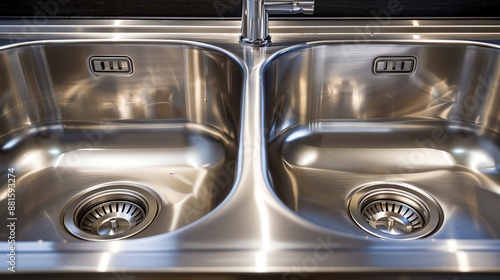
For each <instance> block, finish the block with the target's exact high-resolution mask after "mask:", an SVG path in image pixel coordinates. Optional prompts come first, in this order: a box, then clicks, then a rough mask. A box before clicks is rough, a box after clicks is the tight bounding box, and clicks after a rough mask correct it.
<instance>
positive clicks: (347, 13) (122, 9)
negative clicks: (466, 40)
mask: <svg viewBox="0 0 500 280" xmlns="http://www.w3.org/2000/svg"><path fill="white" fill-rule="evenodd" d="M391 2H392V3H393V4H395V5H397V4H398V3H399V5H400V6H401V8H402V10H401V11H400V12H397V13H392V14H389V15H390V16H392V17H500V0H476V1H474V0H316V11H315V15H314V16H315V17H380V16H382V15H381V13H383V12H387V11H390V9H389V8H388V5H389V3H391ZM240 14H241V0H0V17H33V16H36V17H46V16H48V17H239V16H240Z"/></svg>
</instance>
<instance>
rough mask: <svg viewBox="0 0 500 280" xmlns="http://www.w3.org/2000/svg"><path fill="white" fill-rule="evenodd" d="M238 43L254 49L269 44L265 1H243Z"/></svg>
mask: <svg viewBox="0 0 500 280" xmlns="http://www.w3.org/2000/svg"><path fill="white" fill-rule="evenodd" d="M240 42H242V43H245V44H249V45H253V46H256V47H259V46H267V45H269V44H271V36H269V15H268V13H267V11H266V8H265V0H243V1H242V11H241V36H240Z"/></svg>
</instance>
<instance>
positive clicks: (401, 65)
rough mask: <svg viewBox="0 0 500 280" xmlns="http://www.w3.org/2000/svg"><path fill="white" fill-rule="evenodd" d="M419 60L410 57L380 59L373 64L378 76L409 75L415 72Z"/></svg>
mask: <svg viewBox="0 0 500 280" xmlns="http://www.w3.org/2000/svg"><path fill="white" fill-rule="evenodd" d="M416 65H417V59H416V58H415V57H412V56H408V57H378V58H377V59H375V62H374V63H373V72H374V73H375V74H377V75H384V74H385V75H409V74H412V73H413V72H415V69H416Z"/></svg>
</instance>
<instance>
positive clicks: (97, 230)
mask: <svg viewBox="0 0 500 280" xmlns="http://www.w3.org/2000/svg"><path fill="white" fill-rule="evenodd" d="M158 211H159V205H158V199H157V197H156V195H154V194H153V193H151V192H149V191H148V190H147V189H146V188H145V187H142V186H138V185H129V184H105V185H99V186H97V187H95V188H92V189H91V190H90V191H88V192H85V193H82V194H79V195H77V196H76V197H75V198H74V199H72V200H71V201H70V203H69V204H68V206H67V207H66V208H65V210H64V212H63V223H64V226H65V227H66V229H67V230H68V231H69V232H70V233H71V234H73V235H75V236H76V237H79V238H81V239H84V240H90V241H102V240H118V239H123V238H127V237H131V236H133V235H135V234H137V233H139V232H140V231H142V230H144V229H145V228H146V227H147V226H148V225H150V224H151V222H152V221H153V220H154V219H155V217H156V215H157V213H158Z"/></svg>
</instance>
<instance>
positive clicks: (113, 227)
mask: <svg viewBox="0 0 500 280" xmlns="http://www.w3.org/2000/svg"><path fill="white" fill-rule="evenodd" d="M119 205H123V206H127V205H128V206H129V207H130V208H131V209H134V212H133V213H130V214H129V213H125V212H123V211H118V208H119V207H118V206H119ZM113 209H115V211H113ZM145 209H146V206H145V205H139V204H137V203H134V202H132V201H123V200H122V201H106V202H102V203H100V204H97V205H95V206H92V207H91V208H90V209H88V210H86V211H83V214H82V215H78V214H77V215H78V216H81V217H80V218H78V219H79V222H78V225H79V227H80V229H81V230H84V231H88V232H90V233H91V234H95V235H100V236H111V235H117V234H122V233H126V232H128V231H130V230H131V229H133V228H135V227H136V226H138V225H140V223H141V222H142V221H143V220H144V218H143V217H144V215H145V213H146V210H145ZM106 210H108V211H106ZM101 211H102V212H104V213H103V214H101V215H99V216H100V217H99V218H96V217H95V216H94V212H97V213H100V212H101ZM136 212H137V214H136ZM138 216H140V218H139V219H138Z"/></svg>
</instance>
